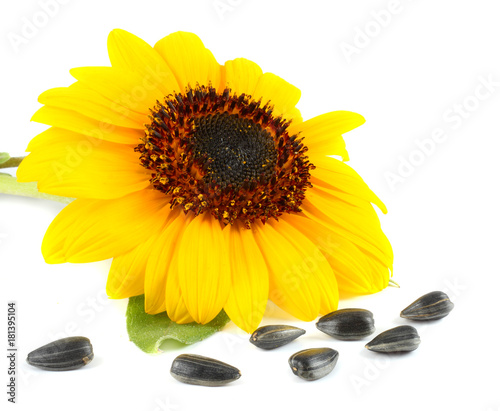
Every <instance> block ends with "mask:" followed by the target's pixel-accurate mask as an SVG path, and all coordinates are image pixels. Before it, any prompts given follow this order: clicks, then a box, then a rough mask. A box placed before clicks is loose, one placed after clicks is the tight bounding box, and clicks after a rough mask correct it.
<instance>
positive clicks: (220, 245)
mask: <svg viewBox="0 0 500 411" xmlns="http://www.w3.org/2000/svg"><path fill="white" fill-rule="evenodd" d="M108 50H109V57H110V60H111V67H82V68H78V69H73V70H71V74H72V75H73V76H74V77H75V78H76V79H77V82H75V83H74V84H72V85H71V86H70V87H63V88H55V89H51V90H48V91H46V92H45V93H43V94H42V95H41V96H40V99H39V101H40V103H42V104H44V106H43V107H42V108H41V109H40V110H38V111H37V112H36V113H35V115H34V116H33V120H34V121H37V122H40V123H43V124H47V125H50V126H51V127H50V128H49V129H48V130H46V131H44V132H43V133H41V134H39V135H38V136H36V137H35V138H34V139H33V140H32V141H31V142H30V144H29V146H28V149H27V151H30V152H31V154H29V155H28V157H27V158H26V159H25V160H24V161H23V162H22V164H21V166H20V167H19V169H18V173H17V177H18V180H19V181H38V188H39V190H40V191H42V192H46V193H50V194H56V195H61V196H67V197H72V198H76V200H74V201H73V202H72V203H71V204H69V205H68V206H67V207H66V208H65V209H64V210H63V211H62V212H61V213H60V214H59V215H58V216H57V217H56V218H55V220H54V221H53V222H52V224H51V225H50V227H49V229H48V230H47V233H46V235H45V238H44V240H43V244H42V252H43V255H44V257H45V260H46V261H47V262H48V263H52V264H57V263H63V262H72V263H85V262H91V261H99V260H104V259H108V258H113V263H112V266H111V270H110V273H109V277H108V282H107V292H108V295H109V296H110V297H111V298H126V297H131V296H134V295H139V294H143V293H144V294H145V309H146V311H147V312H148V313H151V314H155V313H159V312H162V311H166V312H167V313H168V315H169V317H170V318H171V319H172V320H174V321H176V322H178V323H188V322H191V321H196V322H199V323H207V322H209V321H210V320H212V319H213V318H214V317H215V316H216V315H217V314H218V313H219V312H220V310H221V309H223V308H224V309H225V311H226V312H227V314H228V315H229V317H230V318H231V319H232V320H233V321H234V322H235V323H236V325H238V326H239V327H241V328H242V329H244V330H246V331H248V332H251V331H253V330H254V329H255V328H256V327H257V326H258V324H259V323H260V321H261V319H262V316H263V313H264V310H265V307H266V304H267V301H268V299H271V300H272V301H274V302H275V303H276V304H277V305H278V306H279V307H281V308H283V309H284V310H286V311H288V312H289V313H291V314H292V315H294V316H295V317H297V318H299V319H301V320H304V321H311V320H313V319H314V318H316V317H317V316H318V314H326V313H328V312H331V311H333V310H335V309H336V308H337V304H338V297H339V291H340V292H345V293H350V294H352V293H355V294H362V293H373V292H376V291H379V290H381V289H383V288H384V287H386V286H387V284H388V281H389V275H390V271H391V269H392V260H393V256H392V250H391V246H390V244H389V242H388V240H387V238H386V237H385V235H384V234H383V232H382V231H381V228H380V224H379V220H378V217H377V215H376V213H375V210H374V209H373V207H372V203H373V204H376V205H377V206H378V207H379V208H380V209H381V210H382V211H384V212H385V207H384V205H383V204H382V203H381V201H380V200H379V199H378V198H377V197H376V196H375V194H373V192H372V191H371V190H370V189H369V188H368V187H367V186H366V184H365V183H364V182H363V180H362V179H361V178H360V177H359V176H358V174H356V172H355V171H354V170H352V169H351V168H350V167H349V166H347V165H346V164H344V163H343V162H342V161H340V160H337V159H335V158H332V157H328V156H329V155H336V156H339V157H341V158H342V159H343V160H347V152H346V150H345V143H344V140H343V138H342V134H343V133H345V132H347V131H349V130H352V129H353V128H355V127H357V126H359V125H361V124H363V122H364V119H363V117H361V116H360V115H358V114H355V113H351V112H347V111H335V112H331V113H327V114H323V115H320V116H318V117H315V118H313V119H310V120H307V121H302V118H301V115H300V112H299V110H298V109H297V108H296V107H295V105H296V104H297V102H298V101H299V98H300V91H299V90H298V89H297V88H296V87H294V86H292V85H291V84H289V83H287V82H286V81H284V80H283V79H281V78H280V77H277V76H276V75H274V74H271V73H263V72H262V70H261V69H260V67H259V66H258V65H257V64H255V63H253V62H251V61H249V60H246V59H243V58H238V59H235V60H231V61H227V62H226V63H225V64H224V65H219V63H217V61H216V60H215V58H214V57H213V55H212V53H211V52H210V51H209V50H207V49H206V48H205V47H204V46H203V43H202V42H201V40H200V39H199V38H198V37H197V36H195V35H194V34H191V33H183V32H178V33H173V34H171V35H169V36H167V37H165V38H163V39H162V40H160V41H159V42H158V43H156V45H155V46H154V48H153V47H151V46H149V45H148V44H147V43H145V42H144V41H142V40H141V39H139V38H138V37H136V36H134V35H132V34H130V33H127V32H126V31H123V30H114V31H112V32H111V34H110V36H109V39H108Z"/></svg>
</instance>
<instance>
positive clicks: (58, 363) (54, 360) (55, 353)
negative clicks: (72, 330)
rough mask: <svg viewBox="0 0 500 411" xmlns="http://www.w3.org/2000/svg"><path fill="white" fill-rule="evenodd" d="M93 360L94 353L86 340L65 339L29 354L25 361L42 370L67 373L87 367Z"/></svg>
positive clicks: (82, 338) (78, 338) (76, 338)
mask: <svg viewBox="0 0 500 411" xmlns="http://www.w3.org/2000/svg"><path fill="white" fill-rule="evenodd" d="M93 358H94V352H93V350H92V344H91V343H90V340H89V339H88V338H85V337H67V338H62V339H60V340H57V341H53V342H51V343H49V344H46V345H44V346H43V347H40V348H37V349H36V350H34V351H32V352H30V353H29V354H28V358H26V361H27V362H28V364H31V365H33V366H35V367H38V368H41V369H43V370H49V371H68V370H75V369H77V368H80V367H83V366H84V365H87V364H88V363H89V362H90V361H92V359H93Z"/></svg>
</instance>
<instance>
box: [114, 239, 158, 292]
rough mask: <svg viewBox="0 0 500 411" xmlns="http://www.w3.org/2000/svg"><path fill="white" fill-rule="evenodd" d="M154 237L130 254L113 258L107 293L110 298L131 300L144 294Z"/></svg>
mask: <svg viewBox="0 0 500 411" xmlns="http://www.w3.org/2000/svg"><path fill="white" fill-rule="evenodd" d="M154 238H155V237H154V236H152V237H151V238H150V239H149V240H148V241H146V242H144V243H142V244H139V245H138V246H137V247H136V248H134V249H132V250H131V251H129V252H128V253H125V254H123V255H120V256H118V257H115V258H113V263H112V264H111V268H110V270H109V274H108V281H107V283H106V293H107V294H108V296H109V298H116V299H118V298H129V297H133V296H135V295H140V294H144V276H145V273H146V264H147V262H148V258H149V246H150V245H151V244H152V243H153V242H154Z"/></svg>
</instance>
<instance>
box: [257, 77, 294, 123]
mask: <svg viewBox="0 0 500 411" xmlns="http://www.w3.org/2000/svg"><path fill="white" fill-rule="evenodd" d="M253 97H254V99H256V100H258V99H260V98H262V105H264V104H266V103H267V102H268V101H270V103H271V105H273V106H274V110H273V115H275V116H284V117H285V118H287V119H294V118H295V119H297V114H298V110H297V109H296V107H295V105H296V104H297V103H298V102H299V99H300V90H299V89H298V88H297V87H295V86H293V85H292V84H290V83H288V82H286V81H285V80H283V79H282V78H280V77H278V76H277V75H275V74H272V73H265V74H263V75H262V76H260V77H259V81H258V82H257V86H256V87H255V91H254V96H253Z"/></svg>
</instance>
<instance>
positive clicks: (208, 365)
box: [170, 354, 241, 387]
mask: <svg viewBox="0 0 500 411" xmlns="http://www.w3.org/2000/svg"><path fill="white" fill-rule="evenodd" d="M170 374H171V375H172V377H174V378H175V379H176V380H178V381H181V382H183V383H186V384H193V385H205V386H208V387H217V386H221V385H225V384H228V383H230V382H232V381H236V380H237V379H238V378H240V377H241V372H240V370H238V369H237V368H235V367H233V366H232V365H229V364H226V363H224V362H222V361H218V360H214V359H213V358H208V357H203V356H201V355H195V354H182V355H179V356H178V357H177V358H176V359H175V360H174V361H173V362H172V368H171V369H170Z"/></svg>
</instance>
